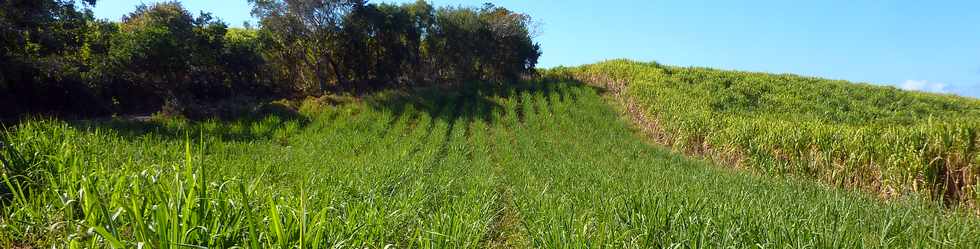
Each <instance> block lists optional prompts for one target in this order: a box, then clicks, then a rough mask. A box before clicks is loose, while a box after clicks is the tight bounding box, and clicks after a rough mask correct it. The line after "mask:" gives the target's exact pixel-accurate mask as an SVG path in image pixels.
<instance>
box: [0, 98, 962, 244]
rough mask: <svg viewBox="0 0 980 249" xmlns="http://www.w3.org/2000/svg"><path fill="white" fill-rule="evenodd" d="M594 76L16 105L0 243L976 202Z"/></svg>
mask: <svg viewBox="0 0 980 249" xmlns="http://www.w3.org/2000/svg"><path fill="white" fill-rule="evenodd" d="M600 91H601V90H600V89H596V88H593V87H589V86H585V85H580V84H575V83H563V82H537V83H530V84H519V85H514V86H509V87H501V88H497V89H471V90H469V91H463V92H447V91H426V92H419V93H413V94H399V93H382V94H378V95H377V96H373V97H369V98H366V99H364V100H361V101H353V102H347V103H345V104H339V105H336V106H327V107H322V108H317V107H316V105H304V106H305V107H303V108H301V109H302V110H303V111H302V113H303V115H289V114H290V113H289V112H284V111H279V112H263V113H259V114H257V115H256V117H253V118H246V119H242V120H237V121H207V122H184V121H179V120H177V121H174V120H170V121H167V120H164V121H151V122H149V123H140V122H135V123H134V122H128V121H114V122H109V123H105V122H94V123H93V122H82V123H77V122H71V123H66V122H62V121H45V122H27V123H24V124H21V125H19V126H18V127H16V128H15V129H14V130H12V131H11V132H8V133H6V134H5V135H4V136H0V138H2V140H4V141H5V142H6V144H7V145H8V146H7V147H5V150H4V151H3V153H0V155H2V156H3V157H0V159H3V161H4V164H5V167H4V176H5V177H4V178H3V179H2V183H3V186H7V187H10V188H12V189H13V190H14V191H12V193H13V194H12V195H3V196H4V198H5V200H7V202H0V203H3V204H0V206H2V209H0V214H2V215H0V247H4V248H10V247H13V248H18V247H20V248H30V247H32V246H33V247H37V248H44V247H51V246H52V245H73V246H76V247H90V248H100V247H102V248H107V247H109V246H114V247H116V248H121V247H135V246H137V245H140V244H143V245H145V246H151V247H154V248H170V247H172V246H173V245H195V246H204V247H208V248H227V247H234V246H241V247H247V248H290V247H299V246H302V247H305V248H316V247H317V246H325V247H356V248H383V247H386V246H388V245H393V246H395V247H397V248H479V247H491V248H524V247H533V248H586V247H588V248H651V247H652V248H657V247H670V248H677V247H694V248H698V247H702V248H703V247H709V248H728V247H732V248H744V247H757V246H761V247H779V248H781V247H803V248H921V247H944V248H972V247H975V245H977V244H978V243H980V221H978V220H977V219H976V218H975V217H971V216H969V215H963V214H960V213H951V212H946V211H944V210H942V209H941V208H938V207H935V206H934V205H930V204H928V203H925V202H922V201H920V200H916V199H908V200H903V201H895V202H888V203H884V202H880V201H877V200H875V199H874V198H871V197H869V196H867V195H863V194H860V193H854V192H849V191H839V190H834V189H828V188H825V187H822V186H819V185H817V184H814V183H812V182H810V181H797V180H791V179H773V178H770V177H764V176H758V175H755V174H747V173H745V172H739V171H732V170H727V169H724V168H721V167H717V166H713V165H709V164H708V163H705V162H703V161H696V160H690V159H687V158H685V157H683V156H681V155H677V154H674V153H671V152H669V151H666V150H664V149H661V148H658V147H655V146H650V145H649V144H647V142H646V141H644V140H643V139H642V138H641V137H640V136H639V134H637V132H636V131H635V129H633V128H631V127H630V125H629V124H628V123H627V121H626V120H624V119H622V118H621V116H620V113H619V112H618V111H616V110H615V109H613V108H612V107H611V106H610V105H608V104H607V103H606V101H605V99H603V98H602V97H601V95H600V94H599V93H600ZM11 175H12V176H11ZM4 190H5V189H2V188H0V193H2V192H3V191H4ZM8 191H9V190H8ZM8 193H10V192H8ZM62 224H73V225H62Z"/></svg>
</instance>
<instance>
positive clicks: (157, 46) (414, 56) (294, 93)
mask: <svg viewBox="0 0 980 249" xmlns="http://www.w3.org/2000/svg"><path fill="white" fill-rule="evenodd" d="M83 2H84V3H83V4H78V3H77V2H76V1H71V0H43V1H4V2H0V6H2V7H3V8H2V9H0V24H2V25H0V33H2V34H3V39H2V41H0V51H2V53H0V65H2V67H0V70H2V74H0V104H3V105H4V106H5V107H6V108H2V109H0V117H2V118H11V117H17V116H21V115H23V114H32V113H35V114H36V113H50V114H70V115H98V114H109V113H146V112H153V111H157V110H161V109H162V110H165V111H167V112H173V113H177V114H181V113H187V112H193V110H188V109H189V108H193V107H195V106H202V105H206V103H213V102H221V101H223V100H225V99H228V98H233V97H236V96H242V95H244V96H250V97H257V98H264V97H300V96H298V95H320V94H322V93H323V92H325V91H357V92H361V91H367V90H375V89H380V88H384V87H391V86H409V85H418V84H428V83H430V82H451V83H459V82H474V81H501V80H506V79H514V78H517V76H520V75H522V74H525V73H528V72H530V71H531V70H533V68H534V66H535V64H536V63H537V58H538V56H539V55H540V52H539V48H538V46H537V45H536V44H533V41H532V40H531V36H530V34H531V33H532V32H530V29H529V27H530V24H531V23H530V18H529V17H528V16H527V15H523V14H519V13H514V12H511V11H509V10H507V9H504V8H500V7H495V6H492V5H486V6H484V7H482V8H441V9H436V8H433V7H432V6H430V5H429V4H428V3H426V2H424V1H419V2H416V3H412V4H403V5H394V4H367V3H365V2H364V1H353V0H344V1H341V0H332V1H311V0H304V1H273V0H253V1H251V3H252V4H253V5H254V7H255V9H254V11H253V14H254V15H255V16H257V17H259V18H260V19H261V21H260V25H259V27H258V28H251V27H246V28H229V27H228V26H227V25H226V24H225V23H223V22H222V21H220V20H218V19H215V18H213V17H212V16H211V15H210V14H208V13H201V14H199V15H194V14H192V13H190V12H189V11H188V10H187V9H185V8H184V7H183V6H182V5H181V4H180V3H178V2H161V3H156V4H153V5H140V6H137V7H136V10H134V11H133V12H132V13H130V14H128V15H126V16H125V17H124V18H123V19H122V20H121V21H120V22H111V21H105V20H96V19H95V18H94V17H93V15H92V13H91V11H90V10H89V7H91V6H93V5H94V4H95V1H92V0H86V1H83Z"/></svg>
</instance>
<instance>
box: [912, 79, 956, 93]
mask: <svg viewBox="0 0 980 249" xmlns="http://www.w3.org/2000/svg"><path fill="white" fill-rule="evenodd" d="M901 88H902V89H905V90H909V91H922V92H934V93H949V89H946V84H943V83H937V82H929V81H925V80H906V81H905V82H904V83H902V86H901Z"/></svg>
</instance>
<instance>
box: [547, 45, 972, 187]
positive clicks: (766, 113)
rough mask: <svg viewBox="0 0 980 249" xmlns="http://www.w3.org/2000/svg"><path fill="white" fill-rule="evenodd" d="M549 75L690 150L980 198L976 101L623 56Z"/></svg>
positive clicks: (847, 180) (763, 166) (852, 182)
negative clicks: (586, 88)
mask: <svg viewBox="0 0 980 249" xmlns="http://www.w3.org/2000/svg"><path fill="white" fill-rule="evenodd" d="M545 74H547V75H550V76H552V77H564V78H574V79H577V80H581V81H584V82H588V83H591V84H594V85H599V86H602V87H604V88H606V89H610V90H611V91H612V92H614V93H616V94H617V96H619V97H620V99H621V100H623V101H624V103H626V104H627V106H629V107H630V110H631V111H632V113H633V114H634V116H635V119H638V120H641V122H642V123H643V124H642V125H643V126H644V127H646V128H647V129H648V130H649V131H650V133H653V134H654V136H655V137H656V138H657V139H658V141H659V142H661V143H664V144H667V145H669V146H672V147H673V148H675V149H677V150H680V151H685V152H688V153H689V154H695V155H701V156H707V157H710V158H715V159H718V160H720V161H723V162H726V163H727V164H730V165H733V166H736V167H743V168H753V169H757V170H760V171H763V172H769V173H776V174H792V175H802V176H806V177H813V178H817V179H820V180H821V181H823V182H826V183H830V184H833V185H839V186H846V187H853V188H862V189H866V190H870V191H874V192H877V193H880V194H882V195H885V196H895V195H907V194H915V193H921V194H926V195H931V196H933V197H935V198H936V199H942V200H943V201H944V202H945V203H965V204H968V205H969V206H972V205H975V202H976V200H977V199H978V198H980V192H978V191H977V189H976V188H977V185H976V184H977V182H978V177H980V170H978V167H980V154H978V153H977V152H978V146H977V145H978V144H980V100H977V99H972V98H965V97H957V96H952V95H937V94H928V93H920V92H909V91H903V90H898V89H896V88H894V87H883V86H873V85H868V84H855V83H851V82H846V81H839V80H826V79H820V78H814V77H801V76H795V75H786V74H781V75H775V74H767V73H753V72H739V71H725V70H715V69H708V68H684V67H674V66H665V65H660V64H657V63H640V62H634V61H628V60H612V61H606V62H602V63H597V64H592V65H585V66H581V67H576V68H556V69H553V70H550V71H547V72H546V73H545Z"/></svg>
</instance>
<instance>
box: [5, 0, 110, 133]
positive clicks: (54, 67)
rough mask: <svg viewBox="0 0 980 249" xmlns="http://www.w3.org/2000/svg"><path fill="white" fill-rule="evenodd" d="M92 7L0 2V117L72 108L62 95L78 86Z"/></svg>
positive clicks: (67, 0) (56, 0)
mask: <svg viewBox="0 0 980 249" xmlns="http://www.w3.org/2000/svg"><path fill="white" fill-rule="evenodd" d="M79 3H81V4H79ZM94 4H95V0H82V1H75V0H4V1H0V65H3V66H2V67H0V106H5V107H7V108H0V109H2V110H0V116H15V115H18V113H20V112H26V111H31V110H45V109H51V108H52V107H55V106H59V107H58V108H64V107H72V106H75V105H72V104H70V103H68V102H66V101H69V99H71V98H69V96H66V95H65V94H64V93H65V92H66V91H68V89H69V88H71V89H74V88H78V87H81V86H80V84H79V81H78V71H79V63H78V61H77V58H78V52H79V51H80V49H79V48H80V47H81V45H82V43H83V39H81V37H83V36H84V34H85V32H86V30H87V28H88V26H87V25H86V23H87V22H88V21H90V20H92V19H93V15H92V12H91V11H90V10H89V7H91V6H92V5H94Z"/></svg>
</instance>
